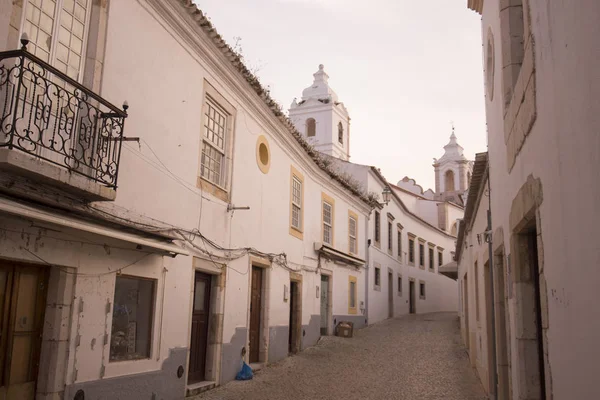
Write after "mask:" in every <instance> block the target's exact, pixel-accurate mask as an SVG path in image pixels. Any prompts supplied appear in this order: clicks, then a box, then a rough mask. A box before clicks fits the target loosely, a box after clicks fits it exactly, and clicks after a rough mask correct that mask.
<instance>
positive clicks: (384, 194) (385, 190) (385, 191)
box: [381, 186, 392, 206]
mask: <svg viewBox="0 0 600 400" xmlns="http://www.w3.org/2000/svg"><path fill="white" fill-rule="evenodd" d="M381 196H382V197H383V203H381V205H384V204H385V205H386V206H387V205H388V203H389V202H390V200H391V198H392V191H391V190H390V187H389V186H386V187H384V188H383V192H381Z"/></svg>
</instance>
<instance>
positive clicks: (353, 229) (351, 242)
mask: <svg viewBox="0 0 600 400" xmlns="http://www.w3.org/2000/svg"><path fill="white" fill-rule="evenodd" d="M348 251H349V252H350V253H352V254H357V253H358V216H357V215H356V214H355V213H353V212H352V211H348Z"/></svg>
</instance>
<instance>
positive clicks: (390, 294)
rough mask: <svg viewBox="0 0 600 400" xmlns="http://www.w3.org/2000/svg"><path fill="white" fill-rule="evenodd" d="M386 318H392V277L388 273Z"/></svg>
mask: <svg viewBox="0 0 600 400" xmlns="http://www.w3.org/2000/svg"><path fill="white" fill-rule="evenodd" d="M388 318H394V275H393V274H392V273H391V272H388Z"/></svg>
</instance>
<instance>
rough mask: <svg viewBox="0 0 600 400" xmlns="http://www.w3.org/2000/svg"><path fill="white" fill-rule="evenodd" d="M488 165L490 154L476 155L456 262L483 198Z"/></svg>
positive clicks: (461, 223) (460, 231) (457, 247)
mask: <svg viewBox="0 0 600 400" xmlns="http://www.w3.org/2000/svg"><path fill="white" fill-rule="evenodd" d="M487 165H488V153H487V152H485V153H477V154H475V165H474V167H473V174H472V175H471V184H470V185H469V196H468V197H467V205H466V208H465V216H464V219H463V220H462V221H461V222H460V225H459V228H458V240H457V241H456V260H459V259H460V253H461V252H462V245H463V240H464V235H465V233H466V230H467V229H470V227H471V225H470V224H471V222H472V220H473V219H474V218H475V214H476V212H477V209H476V207H477V205H478V204H479V201H478V198H479V196H481V193H480V192H481V185H482V184H483V183H484V181H485V178H486V176H485V175H486V169H487Z"/></svg>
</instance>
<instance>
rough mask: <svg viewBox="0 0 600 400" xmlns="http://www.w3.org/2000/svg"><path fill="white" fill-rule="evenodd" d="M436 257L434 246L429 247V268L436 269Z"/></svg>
mask: <svg viewBox="0 0 600 400" xmlns="http://www.w3.org/2000/svg"><path fill="white" fill-rule="evenodd" d="M434 257H435V252H434V251H433V247H430V248H429V269H430V270H432V271H433V270H434V259H433V258H434Z"/></svg>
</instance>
